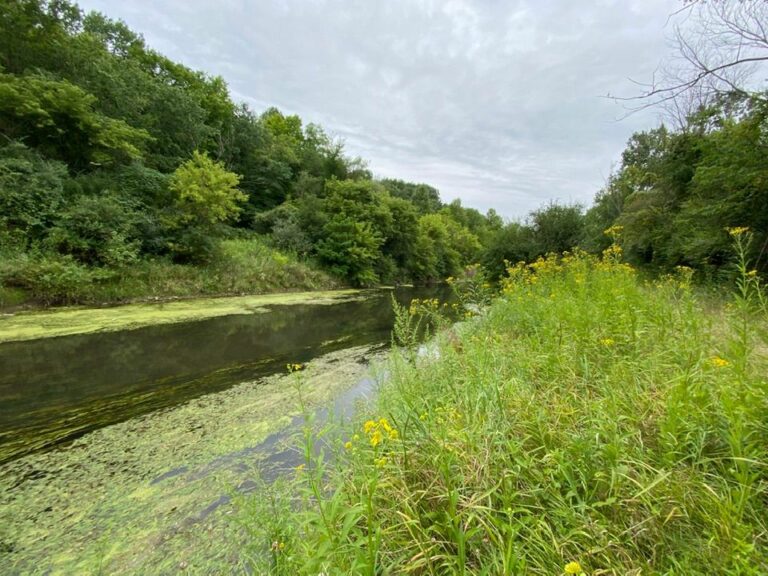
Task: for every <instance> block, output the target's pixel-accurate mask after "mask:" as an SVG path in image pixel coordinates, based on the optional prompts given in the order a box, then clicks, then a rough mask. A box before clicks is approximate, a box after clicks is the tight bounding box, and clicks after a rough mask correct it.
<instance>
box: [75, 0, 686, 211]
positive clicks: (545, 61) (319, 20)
mask: <svg viewBox="0 0 768 576" xmlns="http://www.w3.org/2000/svg"><path fill="white" fill-rule="evenodd" d="M80 5H81V6H82V7H83V8H84V9H95V10H99V11H101V12H103V13H104V14H106V15H107V16H110V17H112V18H119V19H122V20H124V21H125V22H126V23H127V24H128V25H129V26H130V27H131V28H132V29H133V30H135V31H136V32H139V33H141V34H142V35H143V36H144V37H145V39H146V40H147V42H148V44H149V45H150V46H151V47H152V48H154V49H156V50H158V51H159V52H161V53H163V54H165V55H166V56H168V57H170V58H172V59H174V60H177V61H181V62H183V63H184V64H186V65H188V66H190V67H192V68H195V69H200V70H204V71H206V72H208V73H210V74H214V75H221V76H223V77H224V79H225V80H226V81H227V83H228V84H229V87H230V90H231V92H232V94H233V96H234V98H235V99H237V100H240V101H246V102H248V103H249V104H250V105H251V106H252V108H254V110H256V111H257V112H261V111H263V110H264V109H265V108H266V107H268V106H277V107H278V108H280V109H281V110H283V111H285V112H288V113H296V114H299V115H300V116H301V117H302V118H303V119H304V121H305V122H317V123H320V124H322V125H323V127H324V128H325V129H326V130H327V131H328V132H329V133H331V134H332V135H335V136H337V137H340V138H342V139H344V140H345V142H346V148H347V151H348V152H349V153H350V154H352V155H360V156H362V157H363V158H365V159H367V160H368V161H369V163H370V168H371V170H372V171H373V172H374V174H375V175H376V176H384V177H396V178H401V179H405V180H411V181H416V182H426V183H428V184H431V185H433V186H435V187H437V188H439V189H440V192H441V195H442V197H443V200H445V201H449V200H452V199H453V198H456V197H460V198H461V199H462V201H463V203H464V205H466V206H472V207H475V208H478V209H480V210H483V211H485V210H487V209H488V208H495V209H496V210H497V211H498V212H499V213H500V214H502V215H503V216H505V217H507V218H520V217H524V216H525V215H526V214H527V213H528V212H530V211H531V210H533V209H535V208H537V207H538V206H540V205H542V204H544V203H546V202H548V201H550V200H553V201H559V202H582V203H584V204H589V203H590V202H591V200H592V198H593V196H594V194H595V192H596V191H597V190H598V189H599V188H600V187H601V185H602V184H603V182H604V180H605V178H606V176H607V175H608V174H609V173H610V170H611V167H612V166H613V165H614V164H615V163H616V161H617V160H618V158H619V156H620V154H621V151H622V149H623V147H624V144H625V142H626V140H627V138H628V137H629V136H630V135H631V134H632V132H634V131H635V130H638V129H647V128H651V127H653V126H654V125H655V124H656V123H657V118H656V112H645V113H642V114H635V115H633V116H630V117H629V118H626V119H623V120H620V119H621V118H622V116H624V115H625V111H624V110H623V109H622V107H621V106H620V105H619V104H617V103H616V102H615V101H613V100H610V99H608V98H605V96H606V95H607V94H608V93H611V94H620V95H632V94H636V93H638V91H639V88H638V87H637V86H634V85H633V84H632V82H631V80H630V79H633V80H638V81H649V80H650V79H651V77H652V75H653V72H654V70H655V69H656V68H657V67H658V66H659V63H660V62H661V61H662V60H663V59H664V57H665V56H666V55H667V54H668V51H669V43H668V42H667V40H666V38H667V37H668V36H669V35H670V34H671V29H670V26H671V25H670V24H669V23H668V22H667V18H668V16H669V14H670V13H672V12H673V11H674V10H675V9H676V8H678V7H679V6H680V2H679V1H676V0H591V1H587V0H558V1H554V0H517V1H515V0H485V1H471V0H448V1H443V0H381V1H375V0H359V1H355V0H346V1H332V0H301V1H299V0H295V1H291V0H217V1H215V2H210V1H209V2H204V1H200V0H131V1H125V0H119V1H118V0H83V1H81V2H80Z"/></svg>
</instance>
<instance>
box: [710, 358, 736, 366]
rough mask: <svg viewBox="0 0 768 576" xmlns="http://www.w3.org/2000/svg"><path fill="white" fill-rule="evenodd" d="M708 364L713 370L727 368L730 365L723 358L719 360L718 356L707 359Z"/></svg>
mask: <svg viewBox="0 0 768 576" xmlns="http://www.w3.org/2000/svg"><path fill="white" fill-rule="evenodd" d="M709 363H710V364H712V366H714V367H715V368H724V367H726V366H729V365H730V364H731V363H730V362H728V360H726V359H725V358H721V357H720V356H713V357H712V358H710V359H709Z"/></svg>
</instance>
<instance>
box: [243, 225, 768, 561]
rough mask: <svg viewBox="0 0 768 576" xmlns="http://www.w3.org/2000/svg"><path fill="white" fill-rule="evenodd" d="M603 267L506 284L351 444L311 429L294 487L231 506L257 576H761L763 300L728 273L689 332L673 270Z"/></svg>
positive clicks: (691, 313)
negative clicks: (730, 291)
mask: <svg viewBox="0 0 768 576" xmlns="http://www.w3.org/2000/svg"><path fill="white" fill-rule="evenodd" d="M734 236H735V239H736V241H737V243H738V244H739V246H740V249H741V252H740V254H741V255H742V256H743V254H744V253H745V251H744V250H743V248H744V244H745V243H746V242H747V241H748V237H747V235H746V234H745V232H744V231H738V230H737V231H736V233H735V234H734ZM620 256H621V251H620V248H618V246H616V245H614V246H612V247H611V248H609V249H608V250H607V251H606V253H605V254H604V256H603V257H602V258H600V259H598V258H595V257H591V256H587V255H585V254H580V253H576V254H571V255H565V256H564V257H561V258H557V257H554V256H553V257H548V258H546V259H540V260H539V261H537V262H535V263H533V264H531V265H524V264H519V265H515V266H512V267H510V269H509V276H508V278H507V279H506V280H505V281H504V283H503V287H502V293H501V294H500V296H499V297H498V298H497V299H496V300H495V302H494V303H493V304H492V305H491V306H490V307H488V308H486V309H485V310H484V312H482V313H481V314H480V315H479V316H478V317H477V318H475V319H474V320H473V321H471V322H468V323H465V324H463V325H459V326H456V327H454V328H453V329H451V330H449V331H447V332H443V333H442V334H441V335H440V336H438V338H437V340H436V345H437V347H438V352H439V353H438V354H430V355H428V356H425V357H422V358H420V359H417V360H416V361H415V362H414V361H413V359H412V358H413V357H412V355H410V354H408V353H402V352H395V353H394V354H393V355H392V358H391V360H390V362H389V364H388V365H387V366H386V371H387V375H388V380H387V383H386V384H385V385H383V386H382V389H381V392H380V395H379V398H378V400H377V403H376V405H375V406H373V407H369V408H367V409H366V411H365V413H363V414H360V415H359V418H358V419H357V420H356V421H355V422H354V423H353V424H352V425H351V426H350V427H348V428H342V429H338V428H333V427H330V428H329V427H326V428H324V429H323V430H319V431H318V430H313V428H312V426H311V425H309V426H308V427H307V428H306V430H305V435H304V456H305V464H304V465H303V466H302V467H301V469H299V470H297V471H296V474H295V478H293V479H292V480H290V481H288V482H285V483H283V484H280V485H273V486H271V487H270V488H269V489H268V497H266V496H265V495H264V494H261V495H259V496H256V497H252V498H249V499H247V500H246V501H245V502H243V514H244V521H245V522H246V525H247V526H248V527H249V530H250V533H251V539H252V542H253V547H252V549H250V550H248V551H247V552H248V554H250V556H251V561H252V563H253V564H254V571H255V572H256V573H273V574H286V575H288V574H291V575H292V574H313V575H317V574H328V575H330V574H370V575H373V574H400V573H403V574H494V575H495V574H548V575H552V574H563V573H569V574H578V573H585V574H589V575H598V574H622V575H626V574H634V575H639V574H678V575H682V574H686V575H687V574H708V575H712V574H718V575H719V574H734V575H735V574H740V575H741V574H747V575H749V574H755V575H757V574H766V573H768V496H767V494H766V488H767V486H768V484H767V483H768V459H767V454H766V452H767V451H768V383H767V382H766V378H765V374H766V371H765V368H766V361H765V356H764V355H761V350H764V349H765V348H764V343H763V342H761V340H760V339H759V338H758V335H757V332H756V330H757V329H758V328H759V326H761V325H762V326H764V323H765V318H766V317H765V303H764V302H763V301H762V300H761V299H760V298H761V297H760V295H759V294H760V286H759V282H758V280H757V278H756V277H755V276H754V275H752V273H751V272H750V271H749V268H748V266H747V265H746V263H745V262H744V261H743V258H742V260H741V262H740V267H741V268H740V273H739V285H738V290H737V291H736V294H735V296H734V297H733V298H732V300H731V301H730V303H729V304H728V306H727V307H726V309H725V311H724V312H723V313H722V314H711V313H705V312H704V311H703V310H702V308H701V307H700V305H699V303H698V302H697V299H696V297H695V295H694V293H693V291H692V289H691V286H690V273H689V271H687V270H686V269H681V270H679V271H678V273H677V274H675V275H672V276H669V277H666V278H663V279H661V280H658V281H655V282H653V283H648V282H644V281H641V280H639V279H638V278H637V277H636V274H635V272H634V271H633V270H632V269H631V268H630V267H628V266H626V265H624V264H622V263H621V262H620ZM318 442H320V443H321V444H322V445H323V446H324V448H323V450H322V451H320V452H318V451H317V449H316V447H317V443H318ZM329 455H333V456H334V458H333V459H329V458H328V456H329Z"/></svg>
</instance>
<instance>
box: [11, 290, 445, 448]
mask: <svg viewBox="0 0 768 576" xmlns="http://www.w3.org/2000/svg"><path fill="white" fill-rule="evenodd" d="M392 293H394V294H395V296H396V298H397V299H398V300H399V301H400V302H401V303H408V302H409V301H410V300H411V299H412V298H425V297H443V298H447V297H448V293H447V292H446V291H445V290H441V289H397V290H395V291H394V292H392V291H388V290H383V291H376V292H372V293H371V295H370V297H368V298H366V299H362V300H355V301H347V302H341V303H336V304H323V305H312V304H307V305H297V304H294V305H291V306H279V305H276V306H272V307H270V311H269V312H268V313H256V314H250V315H232V316H223V317H216V318H210V319H206V320H199V321H194V322H185V323H179V324H164V325H159V326H150V327H145V328H138V329H135V330H126V331H121V332H102V333H92V334H83V335H76V336H65V337H57V338H45V339H40V340H32V341H24V342H8V343H4V344H0V462H3V461H7V460H10V459H13V458H16V457H18V456H20V455H23V454H26V453H29V452H32V451H36V450H40V449H46V448H49V447H51V446H54V445H57V444H60V443H62V442H64V441H67V440H71V439H73V438H76V437H78V436H80V435H82V434H84V433H86V432H88V431H90V430H94V429H96V428H100V427H102V426H106V425H109V424H112V423H116V422H120V421H124V420H127V419H130V418H132V417H134V416H138V415H140V414H144V413H147V412H150V411H153V410H158V409H162V408H166V407H171V406H175V405H177V404H180V403H182V402H184V401H186V400H189V399H191V398H195V397H198V396H201V395H204V394H209V393H212V392H216V391H219V390H223V389H226V388H228V387H230V386H232V385H234V384H237V383H239V382H243V381H248V380H253V379H256V378H259V377H261V376H265V375H268V374H271V373H274V372H276V371H279V370H283V369H284V367H285V364H286V363H288V362H306V361H308V360H310V359H312V358H314V357H316V356H318V355H321V354H325V353H327V352H331V351H334V350H338V349H342V348H346V347H351V346H359V345H371V344H377V343H387V342H389V339H390V334H391V329H392V322H393V313H392V309H391V303H390V294H392Z"/></svg>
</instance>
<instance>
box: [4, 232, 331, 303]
mask: <svg viewBox="0 0 768 576" xmlns="http://www.w3.org/2000/svg"><path fill="white" fill-rule="evenodd" d="M0 255H1V256H2V258H1V259H0V311H2V310H5V311H15V310H19V309H23V308H46V307H49V306H53V305H57V306H58V305H67V304H69V305H72V304H81V305H89V306H105V305H115V304H124V303H127V302H135V301H152V300H161V301H165V300H169V299H178V298H184V299H188V298H192V297H220V296H235V295H243V294H267V293H277V292H287V291H308V290H330V289H337V288H342V287H343V284H342V282H340V281H339V280H337V279H335V278H333V277H331V276H330V275H328V274H327V273H325V272H323V271H322V270H320V269H319V268H317V267H315V266H314V265H312V264H311V263H309V262H303V261H300V260H298V259H297V258H295V257H294V256H291V255H289V254H285V253H283V252H280V251H278V250H275V249H274V248H271V247H269V246H267V245H266V244H265V243H264V241H263V240H261V239H259V238H255V237H254V238H247V239H233V240H223V241H221V242H220V243H219V246H218V249H217V252H216V254H215V257H214V258H213V260H212V261H211V263H209V264H204V265H202V264H201V265H189V264H177V263H173V262H171V261H170V260H168V259H162V258H159V259H154V260H152V259H142V260H138V261H136V262H134V263H132V264H130V265H126V266H124V267H121V268H107V267H102V268H94V267H88V266H84V265H82V264H78V263H76V262H75V261H73V260H72V259H71V258H66V257H63V256H55V255H29V254H24V253H2V254H0Z"/></svg>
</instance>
